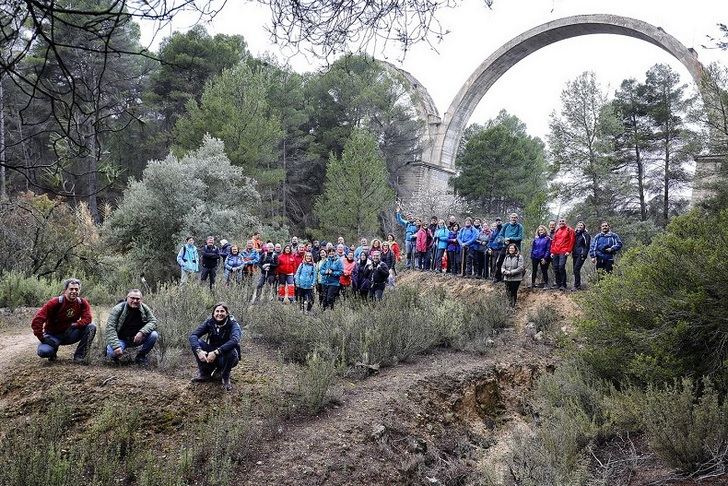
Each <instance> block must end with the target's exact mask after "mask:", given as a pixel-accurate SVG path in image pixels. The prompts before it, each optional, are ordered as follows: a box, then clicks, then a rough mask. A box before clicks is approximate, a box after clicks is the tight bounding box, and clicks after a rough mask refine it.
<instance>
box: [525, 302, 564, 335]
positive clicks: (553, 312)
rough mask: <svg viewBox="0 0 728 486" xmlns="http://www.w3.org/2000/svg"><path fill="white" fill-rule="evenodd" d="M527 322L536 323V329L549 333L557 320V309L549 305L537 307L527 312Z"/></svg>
mask: <svg viewBox="0 0 728 486" xmlns="http://www.w3.org/2000/svg"><path fill="white" fill-rule="evenodd" d="M528 322H533V323H534V324H535V325H536V331H542V332H544V333H550V332H552V331H553V330H554V327H555V326H556V324H557V323H558V322H559V313H558V310H557V309H556V308H554V307H553V306H551V305H547V306H543V307H537V308H536V309H535V310H532V311H530V312H529V313H528Z"/></svg>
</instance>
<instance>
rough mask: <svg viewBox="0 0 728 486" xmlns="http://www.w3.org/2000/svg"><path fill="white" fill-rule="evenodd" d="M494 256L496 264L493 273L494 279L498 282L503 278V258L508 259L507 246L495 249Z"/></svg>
mask: <svg viewBox="0 0 728 486" xmlns="http://www.w3.org/2000/svg"><path fill="white" fill-rule="evenodd" d="M492 258H493V262H494V263H495V266H494V268H493V271H492V272H491V273H492V274H493V279H494V280H495V281H496V282H500V281H501V280H503V272H502V271H501V268H502V267H503V260H505V259H506V250H505V248H503V249H501V250H493V256H492Z"/></svg>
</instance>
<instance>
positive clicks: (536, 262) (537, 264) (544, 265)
mask: <svg viewBox="0 0 728 486" xmlns="http://www.w3.org/2000/svg"><path fill="white" fill-rule="evenodd" d="M531 267H532V268H531V285H532V286H533V285H536V276H537V275H538V269H539V268H541V279H542V280H543V285H544V287H545V286H546V285H548V283H549V264H548V262H546V261H545V260H543V259H541V258H531Z"/></svg>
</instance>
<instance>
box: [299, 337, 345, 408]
mask: <svg viewBox="0 0 728 486" xmlns="http://www.w3.org/2000/svg"><path fill="white" fill-rule="evenodd" d="M327 354H328V352H327V351H325V350H322V352H318V351H314V352H313V353H311V354H309V355H308V356H307V358H306V365H305V366H304V367H303V369H302V370H301V372H300V373H299V376H298V396H299V400H300V402H301V404H302V405H303V406H304V408H305V409H306V410H307V411H308V412H309V413H311V414H316V413H318V412H319V411H320V410H321V409H322V408H323V407H324V406H325V405H326V404H327V403H328V402H329V398H330V397H329V388H330V387H331V384H332V383H333V381H334V379H335V378H336V374H337V371H338V370H337V365H336V356H328V355H327Z"/></svg>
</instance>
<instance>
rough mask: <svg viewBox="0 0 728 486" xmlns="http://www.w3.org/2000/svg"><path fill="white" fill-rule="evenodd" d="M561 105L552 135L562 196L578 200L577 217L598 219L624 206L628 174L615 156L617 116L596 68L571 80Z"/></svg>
mask: <svg viewBox="0 0 728 486" xmlns="http://www.w3.org/2000/svg"><path fill="white" fill-rule="evenodd" d="M561 105H562V107H561V110H560V113H559V114H558V115H557V114H556V113H552V115H551V121H550V124H549V126H550V133H549V135H548V140H549V146H550V153H551V157H552V160H553V163H554V169H555V170H556V171H557V172H558V175H559V179H558V180H557V181H556V186H557V187H558V190H559V195H560V196H561V197H562V198H564V199H566V200H567V201H574V202H578V206H577V211H576V212H575V213H574V216H575V217H579V218H581V219H588V220H590V221H592V222H593V221H594V220H596V219H598V218H603V217H607V216H610V215H612V214H614V213H615V212H616V211H617V209H619V208H621V207H622V206H623V205H624V202H625V199H626V196H625V194H624V188H625V186H626V182H627V181H625V177H623V176H622V175H621V174H620V165H619V163H618V161H616V160H615V157H614V152H613V146H612V141H613V138H612V135H613V133H614V132H615V129H616V125H617V121H616V118H615V116H614V113H613V111H612V107H611V106H610V105H609V104H608V103H607V98H606V95H605V93H604V92H603V90H602V89H601V87H600V86H599V84H598V82H597V79H596V75H595V74H594V73H593V72H585V73H583V74H581V75H580V76H579V77H577V78H576V79H575V80H573V81H569V82H568V83H567V85H566V88H565V89H564V90H563V91H562V93H561Z"/></svg>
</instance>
